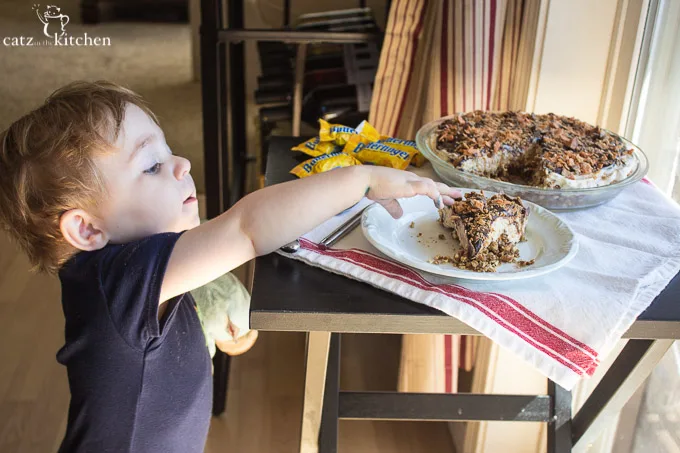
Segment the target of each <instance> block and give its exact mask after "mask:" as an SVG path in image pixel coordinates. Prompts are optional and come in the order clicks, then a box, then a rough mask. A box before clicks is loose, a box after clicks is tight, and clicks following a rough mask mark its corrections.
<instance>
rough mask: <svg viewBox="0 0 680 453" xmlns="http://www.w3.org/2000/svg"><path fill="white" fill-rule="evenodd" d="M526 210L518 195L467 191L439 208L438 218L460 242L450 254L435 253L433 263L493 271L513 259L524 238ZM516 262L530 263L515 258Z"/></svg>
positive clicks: (527, 215)
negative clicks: (449, 204) (456, 248)
mask: <svg viewBox="0 0 680 453" xmlns="http://www.w3.org/2000/svg"><path fill="white" fill-rule="evenodd" d="M528 218H529V210H528V209H527V208H526V207H525V206H524V205H523V204H522V200H520V199H519V197H510V196H508V195H504V194H496V195H493V196H492V197H489V198H487V197H486V196H485V195H484V192H483V191H482V192H470V193H468V194H467V195H465V198H462V199H459V200H456V201H455V202H454V204H453V205H452V206H445V207H444V208H442V209H440V210H439V220H440V222H441V224H442V225H443V226H444V227H445V228H449V229H451V230H453V231H452V234H453V236H454V237H455V238H457V239H458V241H459V242H460V245H461V247H460V249H459V250H458V251H456V252H455V254H454V255H453V256H437V257H435V259H434V261H433V262H434V263H436V264H441V263H444V262H450V263H453V264H454V265H456V266H458V267H460V268H463V269H470V270H474V271H479V272H493V271H495V270H496V268H497V267H498V266H499V265H500V264H502V263H511V262H517V261H518V260H519V251H518V250H517V244H518V243H519V242H520V241H522V240H523V239H524V232H525V229H526V224H527V219H528ZM519 264H520V265H527V264H531V263H527V262H519Z"/></svg>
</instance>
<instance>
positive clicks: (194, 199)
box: [184, 196, 196, 204]
mask: <svg viewBox="0 0 680 453" xmlns="http://www.w3.org/2000/svg"><path fill="white" fill-rule="evenodd" d="M194 201H196V197H194V196H190V197H189V198H187V199H186V200H184V204H189V203H193V202H194Z"/></svg>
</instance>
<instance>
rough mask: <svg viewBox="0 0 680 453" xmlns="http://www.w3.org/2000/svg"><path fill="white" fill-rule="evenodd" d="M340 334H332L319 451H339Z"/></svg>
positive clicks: (320, 452)
mask: <svg viewBox="0 0 680 453" xmlns="http://www.w3.org/2000/svg"><path fill="white" fill-rule="evenodd" d="M340 337H341V336H340V334H339V333H333V334H331V347H330V350H329V353H328V368H327V369H326V387H325V389H324V395H323V408H322V411H321V427H320V428H319V453H337V451H338V428H339V422H340V419H339V415H340Z"/></svg>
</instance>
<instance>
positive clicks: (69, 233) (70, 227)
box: [59, 209, 109, 252]
mask: <svg viewBox="0 0 680 453" xmlns="http://www.w3.org/2000/svg"><path fill="white" fill-rule="evenodd" d="M98 223H99V222H97V220H96V219H95V218H94V217H93V216H91V215H90V214H88V213H87V212H86V211H84V210H82V209H71V210H69V211H66V212H65V213H63V214H62V215H61V218H60V219H59V229H60V230H61V234H62V235H63V236H64V239H66V240H67V241H68V243H69V244H71V245H72V246H73V247H75V248H77V249H78V250H83V251H86V252H89V251H92V250H99V249H101V248H104V246H105V245H106V244H108V242H109V237H108V235H107V234H106V232H105V231H103V230H101V229H99V228H98Z"/></svg>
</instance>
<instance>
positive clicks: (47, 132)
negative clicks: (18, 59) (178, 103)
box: [0, 81, 158, 273]
mask: <svg viewBox="0 0 680 453" xmlns="http://www.w3.org/2000/svg"><path fill="white" fill-rule="evenodd" d="M128 103H129V104H134V105H136V106H138V107H139V108H141V109H142V110H143V111H144V112H146V113H147V114H148V115H149V116H150V117H151V118H152V119H153V120H154V121H155V122H156V123H158V121H157V119H156V117H155V115H154V114H153V113H152V112H151V110H150V109H149V108H148V107H147V105H146V104H145V102H144V101H143V100H142V98H141V97H140V96H139V95H138V94H136V93H134V92H133V91H130V90H128V89H127V88H124V87H122V86H120V85H117V84H114V83H110V82H106V81H97V82H73V83H71V84H69V85H66V86H65V87H63V88H60V89H58V90H57V91H55V92H54V93H52V94H51V95H50V96H49V97H48V98H47V100H46V101H45V103H44V104H43V105H42V106H40V107H39V108H37V109H35V110H33V111H32V112H30V113H28V114H27V115H25V116H23V117H22V118H20V119H18V120H17V121H15V122H14V123H13V124H12V125H11V126H10V127H9V128H8V129H7V130H5V131H4V132H2V133H1V134H0V224H2V225H3V226H4V227H5V228H6V229H7V230H8V231H9V233H10V235H11V236H13V237H14V239H15V240H16V241H17V242H18V243H19V245H20V246H21V248H22V249H23V250H24V251H25V252H26V253H27V254H28V257H29V259H30V261H31V263H32V264H33V265H34V267H35V268H37V269H38V270H40V271H44V272H52V273H53V272H56V271H57V270H58V269H59V267H60V266H61V265H62V264H63V263H64V262H66V261H67V260H68V259H69V258H70V257H71V256H72V255H73V254H74V253H75V252H76V250H75V249H74V248H73V247H72V246H71V245H70V244H68V242H66V240H65V239H64V238H63V236H62V234H61V231H60V228H59V219H60V217H61V215H62V214H63V213H64V212H66V211H68V210H70V209H74V208H82V209H88V208H92V207H94V206H96V205H97V202H98V201H99V200H100V199H101V197H102V196H104V195H105V187H104V183H103V181H102V179H101V178H100V175H99V173H98V172H97V168H96V166H95V164H94V160H93V158H94V157H95V156H96V155H98V154H102V153H105V152H108V151H111V150H113V146H112V144H113V143H114V142H115V141H116V139H117V137H118V133H119V132H120V127H121V123H122V122H123V118H124V115H125V108H126V106H127V104H128Z"/></svg>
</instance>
